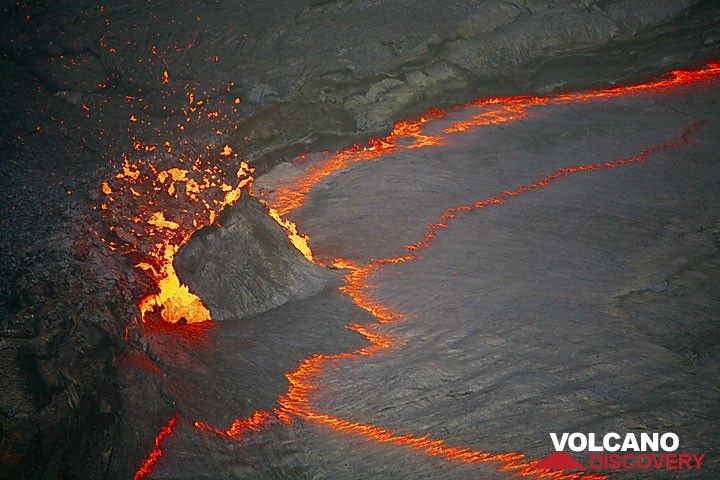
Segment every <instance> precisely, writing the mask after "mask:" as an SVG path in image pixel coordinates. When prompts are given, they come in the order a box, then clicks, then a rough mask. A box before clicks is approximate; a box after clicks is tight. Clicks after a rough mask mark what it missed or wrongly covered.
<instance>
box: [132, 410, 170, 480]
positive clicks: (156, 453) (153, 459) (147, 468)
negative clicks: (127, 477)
mask: <svg viewBox="0 0 720 480" xmlns="http://www.w3.org/2000/svg"><path fill="white" fill-rule="evenodd" d="M177 420H178V417H177V415H176V416H174V417H172V418H171V419H170V420H169V421H168V423H166V424H165V426H163V428H162V429H161V430H160V433H158V434H157V437H155V448H153V449H152V451H151V452H150V453H149V454H148V456H147V457H146V458H145V461H144V462H143V464H142V465H141V466H140V468H139V469H138V470H137V472H135V476H134V477H133V480H140V479H142V478H145V477H146V476H147V475H148V474H149V473H150V472H152V470H153V467H154V466H155V464H156V463H157V461H158V460H159V459H160V458H161V457H162V456H163V450H162V444H163V442H164V441H165V439H166V438H167V437H169V436H170V435H172V433H173V432H174V431H175V424H176V423H177Z"/></svg>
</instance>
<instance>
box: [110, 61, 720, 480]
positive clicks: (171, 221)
mask: <svg viewBox="0 0 720 480" xmlns="http://www.w3.org/2000/svg"><path fill="white" fill-rule="evenodd" d="M718 76H720V63H718V62H709V63H707V64H706V65H704V66H702V67H700V68H697V69H684V70H674V71H671V72H669V73H667V74H665V75H663V76H662V77H660V78H658V79H655V80H651V81H648V82H645V83H637V84H632V85H625V86H613V87H609V88H603V89H595V90H588V91H581V92H571V93H560V94H550V95H545V96H533V95H530V96H515V97H491V98H483V99H477V100H475V101H473V102H470V103H468V104H466V105H462V106H459V107H457V108H455V109H452V110H450V111H443V110H430V111H428V112H427V113H426V114H425V115H423V116H422V117H420V118H418V119H414V120H408V121H402V122H398V123H397V124H396V125H395V127H394V129H393V130H392V132H391V133H390V134H389V135H388V136H386V137H384V138H378V139H371V140H370V141H369V142H368V144H367V145H366V146H364V147H359V146H353V147H351V148H349V149H346V150H341V151H338V152H336V153H335V154H334V155H332V156H330V157H329V158H327V159H325V160H322V161H318V162H315V163H313V164H311V165H310V166H309V167H307V168H306V170H304V171H302V172H301V173H300V174H299V175H297V176H296V177H295V178H293V179H290V180H288V181H286V182H285V183H284V184H283V185H281V186H280V188H278V190H277V191H275V192H273V193H269V194H267V195H265V196H263V197H261V200H262V201H263V202H264V203H266V205H267V207H268V214H269V215H270V216H271V217H272V218H273V219H274V220H275V221H276V222H277V223H279V224H280V225H282V226H283V227H284V228H285V229H286V231H287V234H288V237H289V238H290V239H291V240H292V241H293V244H294V245H295V246H296V247H297V248H298V249H299V250H300V251H301V252H302V253H303V254H304V255H305V257H306V258H308V259H309V260H313V255H312V252H311V250H310V247H309V245H308V240H309V238H308V237H307V236H305V235H303V234H302V233H300V231H299V230H298V227H297V226H296V225H295V224H294V223H293V222H292V221H291V220H290V219H288V218H287V217H286V215H287V214H288V213H290V212H292V211H293V210H295V209H297V208H299V207H301V206H303V204H304V203H305V199H306V196H307V195H308V194H309V193H310V192H311V191H312V190H313V189H314V188H315V187H316V186H318V185H319V184H320V183H321V182H322V181H323V180H324V179H326V178H328V177H330V176H331V175H333V174H334V173H336V172H338V171H340V170H343V169H347V168H349V167H350V166H352V165H353V164H357V163H359V162H364V161H368V160H372V159H377V158H380V157H383V156H386V155H389V154H396V153H401V152H407V151H411V150H415V149H421V148H443V145H446V144H447V143H448V141H449V139H450V138H453V137H454V136H458V135H463V134H464V133H465V132H469V131H472V130H473V129H477V128H480V127H483V126H489V125H498V124H504V123H510V122H518V121H521V120H523V119H526V118H529V117H531V116H532V114H533V112H534V109H539V108H548V107H551V106H553V105H561V104H571V103H583V102H598V101H602V100H605V99H610V98H618V97H623V96H632V95H649V94H661V95H670V94H673V93H674V92H677V91H678V90H680V89H684V88H688V87H692V86H695V85H699V84H701V83H702V82H705V81H708V80H711V79H715V78H717V77H718ZM456 111H464V112H467V113H469V115H466V116H465V117H466V118H464V119H462V120H457V121H450V122H449V123H447V117H449V116H450V114H451V113H453V112H456ZM440 119H442V120H444V121H446V124H444V125H445V126H444V128H443V129H442V132H441V133H439V134H438V133H435V134H431V133H428V132H429V130H430V129H429V127H430V126H432V125H434V122H436V121H439V120H440ZM701 127H702V122H700V121H694V122H690V123H689V125H688V126H687V127H686V128H685V129H684V130H683V131H682V132H678V134H677V136H676V137H674V138H671V139H669V140H667V141H664V142H660V143H657V144H654V145H650V146H648V147H646V148H644V149H642V150H640V151H636V152H628V154H627V156H625V157H622V158H617V159H615V160H610V161H598V162H596V163H588V164H580V165H573V164H572V163H571V159H568V163H569V165H568V166H565V167H562V168H558V169H555V170H553V171H549V172H548V173H547V174H545V175H544V176H541V177H539V178H537V179H536V180H535V181H533V182H530V183H527V184H524V185H518V186H516V187H514V188H513V189H510V190H505V191H500V192H498V193H497V194H495V195H493V196H489V197H485V198H478V199H477V200H476V201H474V202H470V203H467V204H462V205H457V206H450V207H448V208H446V209H445V210H444V212H443V213H442V215H441V217H440V218H438V219H437V220H436V221H434V222H432V223H430V224H429V225H428V226H427V228H426V231H425V234H424V235H423V237H422V238H420V239H418V240H417V241H416V242H413V243H409V244H407V245H405V246H403V247H402V251H401V253H399V254H398V255H397V256H391V257H387V258H377V259H372V260H370V261H369V262H367V263H364V264H360V263H357V262H355V261H353V260H351V259H336V260H335V261H334V262H332V264H333V266H334V267H335V268H338V269H345V270H347V272H346V275H345V277H344V284H343V286H341V287H340V290H341V291H342V292H343V293H344V294H345V295H347V296H348V297H349V298H350V299H351V300H352V301H353V303H354V304H355V305H356V306H357V307H359V308H361V309H363V310H365V311H367V312H368V313H370V314H371V315H372V316H373V317H374V318H375V320H376V321H377V324H388V323H393V322H397V321H398V320H401V319H406V320H407V321H412V319H410V318H406V315H405V314H404V313H403V312H400V311H397V310H395V309H394V308H392V307H390V306H388V305H385V304H384V303H382V302H381V301H379V300H378V299H376V298H375V296H374V295H373V290H374V288H375V287H374V285H373V284H372V279H373V277H374V276H375V275H376V274H377V273H378V272H380V271H381V270H382V269H383V268H385V267H386V266H389V265H399V264H404V263H409V262H412V261H414V260H416V259H418V258H419V256H418V255H419V252H420V251H422V250H424V249H425V248H427V247H428V246H429V245H430V244H431V243H432V242H433V241H434V240H435V239H436V238H437V236H438V235H439V234H440V232H441V231H442V230H444V229H447V228H449V227H450V225H451V222H453V221H461V220H462V219H461V217H462V215H464V214H468V213H471V212H474V211H477V210H481V209H485V208H498V207H504V206H505V204H508V206H507V207H504V208H511V206H510V205H509V204H511V203H512V201H513V199H515V198H517V197H521V196H526V195H532V194H533V192H535V191H538V190H541V189H546V188H549V187H551V186H552V185H554V184H555V183H556V182H561V181H563V179H564V178H565V177H570V176H575V175H591V174H592V173H593V172H596V171H600V170H608V169H618V168H623V167H624V166H627V165H631V164H641V163H644V162H647V161H651V160H652V159H653V156H654V155H656V154H659V153H660V152H663V151H666V150H671V149H677V148H680V147H682V146H684V145H687V144H688V142H690V140H691V139H692V137H693V135H694V134H695V133H696V132H697V131H698V130H699V129H700V128H701ZM220 155H222V152H221V154H220ZM143 168H145V171H143V170H142V169H143ZM193 171H194V172H196V173H197V174H198V175H200V177H199V178H200V179H199V180H198V179H194V177H192V172H193ZM203 172H204V173H203ZM251 174H252V169H251V168H250V167H249V166H248V165H247V164H245V163H240V167H239V169H237V174H236V179H237V180H236V182H235V184H234V185H231V184H229V183H226V182H225V181H224V180H220V179H215V178H214V177H213V175H216V176H218V177H221V176H222V175H221V173H220V172H215V171H214V170H213V169H212V166H207V167H206V166H205V165H204V164H203V165H198V166H196V167H195V168H185V169H179V168H178V169H166V170H162V171H157V170H156V169H154V167H153V166H152V165H151V164H140V165H137V164H133V163H132V162H129V161H126V164H125V169H124V172H123V173H121V174H119V175H118V177H117V178H116V179H114V180H113V181H112V182H109V183H107V184H104V185H103V192H104V193H105V194H106V195H107V197H108V202H106V203H105V204H104V207H103V210H110V211H111V212H114V215H118V213H117V211H116V210H113V205H123V206H127V204H128V203H127V202H128V201H136V202H138V204H140V203H141V202H142V201H143V200H146V198H145V197H144V195H143V193H146V192H153V194H154V195H157V194H160V195H165V196H169V197H172V198H175V199H177V198H178V197H177V195H176V193H177V191H178V190H179V189H182V191H183V195H182V199H181V200H182V201H183V202H194V204H197V205H199V208H197V209H196V210H194V211H193V210H192V209H187V208H186V209H185V212H184V213H188V214H191V217H190V218H187V219H181V218H180V217H181V216H182V215H178V214H177V212H176V214H175V215H171V214H170V213H169V212H168V211H164V210H162V209H157V208H156V207H158V206H159V205H160V202H158V201H157V200H153V201H152V202H149V203H148V204H147V205H142V207H143V208H138V209H137V211H138V212H140V213H139V214H138V215H136V216H130V217H129V218H130V219H131V222H132V223H133V224H134V225H139V226H140V227H139V228H138V232H137V233H138V234H139V235H138V236H137V238H140V239H141V238H144V237H151V238H152V242H151V243H150V246H149V247H138V241H136V242H135V244H133V243H132V241H129V240H128V238H129V237H128V236H127V235H126V236H125V237H124V240H126V242H125V244H124V245H125V248H126V250H133V252H134V253H136V254H137V253H140V254H144V255H145V256H144V258H141V259H140V260H139V261H138V262H137V266H138V267H139V268H142V269H143V270H144V271H146V272H147V273H148V274H149V276H150V277H151V278H152V279H153V280H154V281H155V283H156V285H157V292H154V293H148V295H147V296H145V297H144V298H143V299H141V300H140V302H139V307H140V310H141V312H142V318H141V319H140V321H145V322H148V321H151V317H150V316H151V315H152V314H153V313H155V314H158V313H159V314H160V315H161V317H162V318H163V319H164V320H165V321H169V322H173V323H175V322H177V321H178V320H179V319H180V318H184V319H185V320H186V321H188V322H191V321H200V322H202V321H210V315H209V312H208V311H207V309H206V308H205V307H204V305H202V301H201V300H200V299H199V298H198V297H197V296H196V295H194V294H193V293H192V292H190V290H189V289H188V287H187V286H185V285H183V284H182V283H181V282H180V281H179V279H178V278H177V275H176V273H175V271H174V268H173V264H172V262H173V257H174V255H175V253H177V251H178V249H179V248H181V247H182V245H183V244H185V243H186V242H187V241H188V239H189V238H190V236H191V235H192V232H193V231H194V229H197V228H200V227H201V226H203V225H207V224H211V223H213V222H214V221H215V219H216V218H217V212H219V211H220V210H221V209H222V208H223V207H224V206H226V205H231V204H232V203H234V202H235V201H237V199H238V198H239V197H240V195H241V194H243V193H244V192H248V191H249V188H250V186H251V185H252V182H253V178H252V175H251ZM203 175H205V177H203ZM138 185H140V186H144V187H145V190H144V191H143V190H140V189H139V188H138ZM203 185H204V187H202V188H201V186H203ZM196 186H198V187H197V189H196ZM136 193H137V194H138V195H136ZM210 193H212V195H213V196H210V197H208V196H207V195H209V194H210ZM119 197H120V200H119V199H118V198H119ZM192 215H194V217H193V216H192ZM300 230H301V228H300ZM108 243H109V244H110V246H111V247H112V248H120V245H118V244H114V243H110V241H108ZM128 244H129V246H128ZM347 328H350V329H352V330H354V331H356V332H357V333H359V334H361V335H363V336H364V337H365V338H366V339H367V341H368V343H369V344H368V346H366V347H363V348H361V349H358V350H355V351H352V352H346V353H341V354H336V355H322V354H315V355H312V356H310V357H309V358H307V359H305V360H304V361H303V362H301V363H300V365H299V366H298V367H297V368H296V369H295V370H293V371H291V372H288V373H287V374H286V379H287V382H288V384H289V386H288V389H287V391H286V393H284V394H283V395H281V396H280V397H279V398H278V399H277V406H276V407H275V408H274V409H273V410H272V411H256V412H255V413H254V414H253V415H251V416H249V417H247V418H242V419H237V420H235V421H234V422H233V423H232V425H231V426H230V427H229V428H227V429H224V428H217V427H215V426H212V425H209V424H208V423H206V422H204V421H202V420H198V421H196V422H194V425H195V426H196V427H197V428H199V429H202V430H207V431H210V432H213V433H215V434H218V435H221V436H225V437H228V438H241V437H242V436H244V435H248V434H250V433H251V432H256V431H259V430H261V429H263V428H264V427H265V426H266V425H268V424H271V423H285V424H289V423H292V422H294V421H295V419H302V420H305V421H308V422H312V423H316V424H320V425H323V426H327V427H329V428H332V429H335V430H337V431H340V432H345V433H348V434H355V435H361V436H363V437H366V438H368V439H371V440H373V441H376V442H379V443H381V444H392V445H396V446H400V447H407V448H409V449H411V450H413V451H416V452H418V453H420V454H424V455H428V456H431V457H437V458H441V459H444V460H448V461H458V462H463V463H470V464H478V463H486V462H493V463H494V464H496V465H497V468H498V469H499V470H500V471H502V472H508V473H510V474H512V475H514V476H519V477H525V478H546V479H556V480H560V479H567V480H570V479H580V478H588V479H596V480H598V479H601V478H606V477H605V476H604V475H600V474H597V473H584V472H577V473H569V472H560V471H549V470H543V469H538V468H537V467H536V464H537V463H538V460H528V459H526V457H525V455H524V454H522V453H517V452H506V453H489V452H482V451H476V450H473V449H472V448H467V447H463V446H456V445H452V444H450V443H446V442H445V441H443V440H441V439H439V438H433V437H431V436H429V435H414V434H412V433H404V432H403V433H396V432H395V431H392V430H390V429H386V428H384V427H382V426H377V425H372V424H368V423H362V422H355V421H352V420H349V419H344V418H339V417H336V416H334V415H331V414H328V413H326V412H323V411H319V410H318V409H317V408H316V407H315V406H314V405H313V402H312V400H311V399H312V393H313V392H314V390H315V389H316V387H317V386H318V383H317V379H318V375H319V374H320V373H321V372H322V371H323V370H324V369H325V368H326V367H327V366H328V364H329V363H331V362H342V361H347V360H350V359H354V360H356V361H357V360H361V359H362V358H363V357H367V356H370V355H376V354H378V353H381V352H387V351H389V350H391V349H393V348H394V347H397V346H398V345H400V344H401V343H402V339H400V338H397V337H396V336H394V335H390V334H388V333H386V332H384V331H382V330H381V329H378V328H377V325H358V324H351V325H347ZM176 421H177V420H176V418H175V417H174V418H173V419H171V420H170V422H169V423H168V425H166V427H165V428H164V429H163V430H162V432H160V434H159V435H158V439H157V440H156V447H155V449H154V450H153V451H152V452H151V453H150V454H149V456H148V458H147V460H146V461H145V462H144V463H143V465H142V466H141V468H140V469H139V470H138V472H137V474H136V479H139V478H143V477H145V476H146V475H148V474H149V473H150V472H151V471H152V468H153V466H154V465H155V464H156V462H157V461H158V459H159V457H160V456H162V451H163V450H162V448H161V443H162V442H163V441H164V440H165V439H166V437H168V436H169V435H170V434H171V432H172V429H173V427H174V425H175V422H176Z"/></svg>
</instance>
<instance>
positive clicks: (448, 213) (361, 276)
mask: <svg viewBox="0 0 720 480" xmlns="http://www.w3.org/2000/svg"><path fill="white" fill-rule="evenodd" d="M701 126H702V122H701V121H696V122H693V123H692V124H691V125H690V126H688V127H687V128H686V129H685V130H684V131H683V132H682V134H681V135H680V137H679V138H677V139H676V140H673V141H668V142H665V143H660V144H657V145H653V146H651V147H648V148H645V149H643V150H642V151H641V152H640V153H638V154H637V155H634V156H630V157H626V158H621V159H617V160H613V161H607V162H598V163H593V164H588V165H579V166H573V167H565V168H561V169H558V170H556V171H554V172H552V173H550V174H548V175H546V176H545V177H543V178H542V179H541V180H538V181H537V182H534V183H530V184H527V185H522V186H520V187H518V188H516V189H514V190H508V191H504V192H501V193H500V194H499V195H497V196H495V197H490V198H486V199H483V200H479V201H477V202H474V203H471V204H467V205H460V206H457V207H452V208H448V209H446V210H445V212H444V213H443V215H442V220H441V221H440V222H437V223H433V224H431V225H430V226H429V227H428V230H427V232H426V234H425V236H424V237H423V239H422V240H421V241H419V242H416V243H413V244H409V245H406V246H405V247H404V249H405V250H406V251H407V252H410V253H408V254H406V255H401V256H397V257H388V258H381V259H374V260H371V261H370V262H369V263H367V264H366V265H358V264H356V263H354V262H352V261H350V260H345V259H337V260H335V262H334V264H333V265H334V266H335V267H336V268H344V269H348V270H349V272H348V273H347V275H346V276H345V285H344V286H342V287H341V288H340V290H341V291H342V292H343V293H345V294H346V295H348V296H349V297H350V298H351V299H352V301H353V303H354V304H355V305H357V306H358V307H360V308H362V309H364V310H366V311H367V312H369V313H370V314H372V315H373V317H375V319H376V320H377V322H378V323H379V324H386V323H391V322H395V321H398V320H400V319H402V318H403V317H404V315H403V314H402V313H401V312H398V311H395V310H393V309H392V308H391V307H388V306H387V305H384V304H382V303H381V302H379V301H377V300H376V299H375V298H374V297H373V296H372V294H371V293H369V292H370V290H371V289H372V288H373V286H372V284H371V283H370V279H371V277H372V276H373V275H374V274H375V273H377V272H378V271H379V270H381V269H382V268H384V267H385V266H387V265H397V264H403V263H407V262H411V261H414V260H416V259H418V256H417V252H418V251H420V250H422V249H425V248H427V247H429V246H430V244H431V243H432V241H433V240H434V239H435V238H436V237H437V233H438V231H439V230H441V229H444V228H447V227H448V225H449V222H450V221H451V220H452V219H455V218H457V217H458V215H459V214H461V213H469V212H472V211H475V210H479V209H483V208H486V207H490V206H495V205H503V204H505V203H506V202H507V201H508V200H510V199H512V198H514V197H517V196H520V195H523V194H527V193H530V192H532V191H535V190H539V189H543V188H547V187H549V186H550V185H551V184H552V183H553V182H555V181H556V180H558V179H561V178H563V177H566V176H568V175H571V174H577V173H583V172H592V171H598V170H605V169H612V168H617V167H620V166H623V165H629V164H635V163H642V162H645V161H647V160H648V159H649V158H650V156H651V155H652V154H655V153H658V152H661V151H663V150H668V149H671V148H677V147H680V146H683V145H687V144H688V143H689V141H690V138H691V136H692V135H693V134H694V133H695V132H696V131H697V130H699V129H700V128H701ZM348 328H350V329H352V330H355V331H357V332H358V333H360V334H361V335H363V336H365V338H367V340H368V341H369V342H370V345H369V346H367V347H364V348H361V349H359V350H356V351H354V352H350V353H341V354H337V355H321V354H316V355H313V356H311V357H309V358H308V359H306V360H305V361H304V362H302V363H301V364H300V366H299V367H298V368H297V369H296V370H295V371H293V372H291V373H288V374H287V375H286V378H287V380H288V383H289V384H290V386H289V388H288V391H287V393H285V394H284V395H282V396H281V397H280V398H278V404H279V405H280V406H279V407H278V408H276V409H275V410H274V411H273V414H274V415H271V414H270V413H268V412H255V413H254V414H253V415H252V416H251V417H249V418H248V419H243V420H236V421H235V422H233V425H232V426H231V427H230V428H229V429H228V430H219V429H216V428H213V427H210V426H209V425H207V424H205V423H202V422H196V423H195V425H196V426H197V427H198V428H201V429H207V430H210V431H212V432H214V433H216V434H219V435H223V436H227V437H231V438H240V437H241V436H242V434H243V432H244V431H245V430H252V431H258V430H260V428H261V427H262V425H265V424H266V423H268V422H270V421H272V420H273V419H275V418H277V419H279V420H280V421H282V422H284V423H291V422H292V415H295V416H298V417H300V418H303V419H305V420H307V421H310V422H313V423H318V424H322V425H326V426H329V427H331V428H333V429H335V430H338V431H342V432H347V433H355V434H360V435H363V436H365V437H368V438H371V439H373V440H375V441H378V442H380V443H389V444H394V445H400V446H405V447H409V448H412V449H414V450H418V451H420V452H422V453H425V454H427V455H430V456H433V457H440V458H444V459H446V460H455V461H460V462H464V463H472V464H477V463H485V462H497V463H499V464H500V465H499V470H500V471H504V472H512V473H513V474H515V475H517V476H520V477H532V478H542V479H554V480H560V479H564V480H574V479H581V478H582V479H592V480H599V479H604V478H606V477H605V476H604V475H601V474H596V473H583V472H577V473H564V472H562V471H557V470H547V469H542V468H537V467H536V465H537V463H538V462H539V460H533V461H524V459H525V455H524V454H522V453H516V452H507V453H500V454H492V453H487V452H480V451H475V450H472V449H470V448H466V447H458V446H450V445H447V444H446V443H445V442H444V441H443V440H439V439H433V438H431V437H430V435H422V436H416V435H413V434H397V433H394V432H392V431H390V430H387V429H384V428H381V427H378V426H375V425H371V424H366V423H360V422H353V421H350V420H346V419H341V418H337V417H334V416H332V415H328V414H324V413H321V412H317V411H316V410H315V409H314V407H313V406H312V404H311V402H310V397H311V393H312V392H313V390H314V389H315V386H316V385H315V383H314V380H316V377H317V375H318V374H319V373H320V372H321V370H322V369H323V368H324V367H325V365H326V362H329V361H338V360H344V359H351V358H358V357H362V356H367V355H373V354H376V353H379V352H381V351H383V350H387V349H390V348H392V347H393V346H395V345H397V340H396V339H395V338H393V337H392V336H391V335H388V334H386V333H383V332H380V331H378V330H376V329H373V328H371V327H369V326H363V325H355V324H352V325H348Z"/></svg>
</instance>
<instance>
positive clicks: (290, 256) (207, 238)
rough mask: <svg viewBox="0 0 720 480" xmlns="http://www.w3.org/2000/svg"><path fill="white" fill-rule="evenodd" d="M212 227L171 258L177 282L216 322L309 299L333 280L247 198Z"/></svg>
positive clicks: (197, 235) (265, 213)
mask: <svg viewBox="0 0 720 480" xmlns="http://www.w3.org/2000/svg"><path fill="white" fill-rule="evenodd" d="M216 223H217V224H214V225H211V226H209V227H206V228H204V229H202V230H200V231H198V232H196V233H195V234H194V235H193V237H192V239H191V240H190V241H189V242H188V244H187V245H185V246H184V247H183V248H181V249H180V252H179V253H178V254H177V256H176V257H175V268H176V270H177V272H178V275H179V276H180V278H181V280H182V281H183V282H186V283H187V284H188V285H189V286H190V288H191V290H192V291H194V292H195V293H197V294H198V295H199V296H200V298H202V299H203V302H204V303H205V305H206V306H207V307H208V308H209V309H210V311H211V313H212V317H213V319H214V320H225V319H228V318H239V317H244V316H248V315H253V314H256V313H260V312H263V311H266V310H269V309H271V308H274V307H277V306H279V305H282V304H283V303H285V302H287V301H289V300H294V299H300V298H306V297H309V296H312V295H314V294H316V293H318V292H319V291H320V290H322V289H323V288H324V287H325V286H327V285H328V283H329V281H330V279H331V278H332V277H333V275H332V273H331V272H330V271H328V270H326V269H324V268H322V267H319V266H317V265H315V264H313V263H312V262H309V261H308V260H306V259H305V257H303V255H302V254H301V253H300V252H299V251H298V250H296V249H295V247H293V246H292V244H291V243H290V242H289V241H288V238H287V236H286V234H285V232H284V231H283V229H282V228H281V227H280V226H279V225H278V224H277V223H275V221H274V220H272V218H270V217H269V216H268V214H267V212H266V210H265V207H263V206H262V205H261V204H260V203H259V202H258V201H257V200H255V199H254V198H252V197H250V196H249V195H244V196H243V198H242V199H241V200H240V201H239V202H238V203H237V204H236V205H234V206H232V207H229V208H226V209H225V210H224V211H223V213H222V214H221V215H220V217H219V218H218V221H217V222H216Z"/></svg>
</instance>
